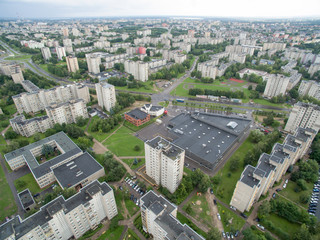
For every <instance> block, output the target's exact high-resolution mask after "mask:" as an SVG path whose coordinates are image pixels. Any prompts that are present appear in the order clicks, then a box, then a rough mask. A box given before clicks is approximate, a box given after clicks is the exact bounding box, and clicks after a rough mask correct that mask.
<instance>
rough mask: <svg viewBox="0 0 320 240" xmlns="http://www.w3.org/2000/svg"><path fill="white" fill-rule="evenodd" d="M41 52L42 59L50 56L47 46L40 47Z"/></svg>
mask: <svg viewBox="0 0 320 240" xmlns="http://www.w3.org/2000/svg"><path fill="white" fill-rule="evenodd" d="M41 54H42V57H43V59H44V60H45V61H48V60H49V59H50V58H51V52H50V48H48V47H44V48H41Z"/></svg>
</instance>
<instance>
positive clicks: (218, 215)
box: [217, 213, 221, 221]
mask: <svg viewBox="0 0 320 240" xmlns="http://www.w3.org/2000/svg"><path fill="white" fill-rule="evenodd" d="M217 217H218V219H219V220H220V221H221V217H220V214H219V213H217Z"/></svg>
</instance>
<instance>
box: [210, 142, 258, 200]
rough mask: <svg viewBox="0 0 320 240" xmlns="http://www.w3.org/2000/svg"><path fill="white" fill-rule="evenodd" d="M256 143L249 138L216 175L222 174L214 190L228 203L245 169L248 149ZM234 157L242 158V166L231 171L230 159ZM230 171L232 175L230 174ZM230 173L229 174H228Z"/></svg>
mask: <svg viewBox="0 0 320 240" xmlns="http://www.w3.org/2000/svg"><path fill="white" fill-rule="evenodd" d="M253 147H254V144H252V143H251V141H250V139H249V138H247V139H246V140H245V141H244V142H243V143H242V145H241V146H240V147H239V148H238V149H237V151H236V152H235V153H234V154H233V155H232V157H231V158H230V159H229V160H228V161H227V163H226V164H225V165H224V167H223V168H222V169H220V171H219V172H218V173H217V174H216V176H220V178H221V181H220V184H218V185H217V186H214V188H213V191H214V192H215V194H216V196H217V197H218V198H219V199H220V200H221V201H223V202H224V203H226V204H229V203H230V201H231V198H232V195H233V191H234V188H235V186H236V184H237V181H238V180H239V178H240V175H241V173H242V171H243V169H244V168H243V158H244V156H245V154H246V153H247V151H249V150H250V149H252V148H253ZM233 157H237V158H239V159H240V163H239V165H240V167H239V168H238V170H236V171H234V172H230V160H231V159H232V158H233ZM229 173H230V174H231V175H229ZM228 175H229V176H228Z"/></svg>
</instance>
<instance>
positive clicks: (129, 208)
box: [124, 199, 139, 217]
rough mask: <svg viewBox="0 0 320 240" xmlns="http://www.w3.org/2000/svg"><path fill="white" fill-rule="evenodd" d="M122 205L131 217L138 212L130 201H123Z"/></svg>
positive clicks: (136, 207)
mask: <svg viewBox="0 0 320 240" xmlns="http://www.w3.org/2000/svg"><path fill="white" fill-rule="evenodd" d="M124 203H125V204H126V208H127V209H128V212H129V214H130V216H131V217H132V216H133V215H134V214H135V213H136V212H137V211H138V210H139V207H138V206H137V205H136V204H135V203H134V202H133V201H131V200H130V199H127V200H124Z"/></svg>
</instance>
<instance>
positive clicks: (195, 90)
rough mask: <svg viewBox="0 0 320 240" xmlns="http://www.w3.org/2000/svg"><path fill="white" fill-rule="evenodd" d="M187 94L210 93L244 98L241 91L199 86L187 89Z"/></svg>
mask: <svg viewBox="0 0 320 240" xmlns="http://www.w3.org/2000/svg"><path fill="white" fill-rule="evenodd" d="M189 95H192V96H196V95H212V96H225V97H227V98H246V96H245V94H244V92H243V91H234V92H233V91H228V90H210V89H201V88H191V89H189Z"/></svg>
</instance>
